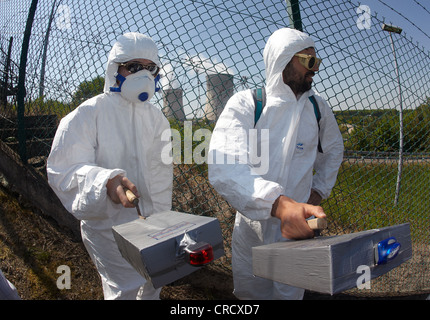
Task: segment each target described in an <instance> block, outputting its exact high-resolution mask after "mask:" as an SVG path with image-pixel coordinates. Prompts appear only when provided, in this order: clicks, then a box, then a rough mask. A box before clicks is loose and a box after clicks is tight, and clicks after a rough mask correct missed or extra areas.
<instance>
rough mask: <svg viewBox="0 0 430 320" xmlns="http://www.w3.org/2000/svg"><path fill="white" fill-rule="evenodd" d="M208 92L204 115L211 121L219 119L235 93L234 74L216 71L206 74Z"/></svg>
mask: <svg viewBox="0 0 430 320" xmlns="http://www.w3.org/2000/svg"><path fill="white" fill-rule="evenodd" d="M206 83H207V86H206V88H207V92H206V98H207V101H206V105H205V115H204V117H205V118H206V119H208V120H211V121H216V120H218V117H219V115H220V114H221V112H222V110H223V109H224V107H225V105H226V103H227V101H228V99H229V98H230V97H231V96H232V95H233V75H231V74H222V73H215V74H209V75H207V76H206Z"/></svg>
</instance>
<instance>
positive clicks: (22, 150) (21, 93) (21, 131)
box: [17, 0, 38, 163]
mask: <svg viewBox="0 0 430 320" xmlns="http://www.w3.org/2000/svg"><path fill="white" fill-rule="evenodd" d="M37 2H38V0H32V1H31V6H30V10H29V12H28V18H27V24H26V26H25V32H24V39H23V40H22V50H21V59H20V62H19V76H18V94H17V102H18V143H19V149H18V153H19V156H20V157H21V161H22V162H23V163H27V150H26V137H25V119H24V111H25V105H24V98H25V95H26V92H25V73H26V66H27V54H28V45H29V43H30V35H31V28H32V26H33V20H34V14H35V13H36V8H37Z"/></svg>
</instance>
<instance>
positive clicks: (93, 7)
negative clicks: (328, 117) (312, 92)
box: [0, 0, 430, 115]
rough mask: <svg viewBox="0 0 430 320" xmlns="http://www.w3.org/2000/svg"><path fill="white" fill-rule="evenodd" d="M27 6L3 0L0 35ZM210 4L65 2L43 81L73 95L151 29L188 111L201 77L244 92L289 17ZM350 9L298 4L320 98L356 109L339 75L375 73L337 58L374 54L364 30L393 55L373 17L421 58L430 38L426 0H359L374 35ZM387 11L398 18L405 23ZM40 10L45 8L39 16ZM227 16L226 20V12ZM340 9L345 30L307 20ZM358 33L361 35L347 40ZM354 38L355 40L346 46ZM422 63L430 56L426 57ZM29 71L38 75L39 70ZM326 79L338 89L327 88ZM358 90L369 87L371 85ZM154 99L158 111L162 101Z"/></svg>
mask: <svg viewBox="0 0 430 320" xmlns="http://www.w3.org/2000/svg"><path fill="white" fill-rule="evenodd" d="M30 2H31V1H30V0H27V1H21V2H20V4H19V5H18V4H17V3H18V2H16V1H12V0H3V1H0V28H1V29H0V31H1V33H2V35H8V32H7V31H12V32H13V33H14V34H13V35H14V36H16V35H17V34H22V32H23V30H24V27H25V19H26V16H27V14H28V8H29V5H30ZM130 2H131V1H130ZM256 2H257V1H256ZM25 3H28V7H27V8H25ZM49 3H50V2H48V1H43V0H40V1H39V7H38V12H37V13H36V20H35V25H36V24H39V26H40V28H39V30H41V31H34V32H33V34H32V41H35V42H33V44H35V43H37V42H36V41H39V43H40V39H43V37H42V36H43V30H45V29H46V26H44V25H43V24H44V23H45V24H46V23H47V22H46V21H47V14H46V12H49V10H47V7H50V4H49ZM97 3H98V5H97ZM209 3H210V1H203V0H198V1H176V0H175V1H170V0H166V1H163V2H160V1H145V2H144V1H140V0H138V1H136V2H133V6H136V8H133V7H130V5H129V4H128V3H127V2H125V1H123V2H119V1H112V0H106V1H102V0H92V1H90V0H80V1H70V0H63V1H62V4H66V5H68V6H69V7H70V9H71V18H72V19H71V23H72V28H71V29H67V30H65V29H63V30H59V29H58V28H54V29H53V30H52V31H51V42H50V50H49V51H48V59H52V60H51V61H55V60H56V59H57V60H59V61H62V63H61V64H58V63H55V64H53V63H51V64H48V70H47V76H48V77H51V79H52V85H54V84H55V83H67V86H68V88H69V89H68V90H71V88H73V87H76V86H77V83H79V82H81V81H83V80H86V79H87V80H90V79H91V78H94V77H95V76H96V75H104V68H105V63H106V59H107V53H108V51H109V50H110V47H111V46H112V44H113V42H114V40H115V38H116V37H117V36H118V35H119V34H121V33H123V32H125V31H139V32H143V33H149V35H150V36H151V37H153V39H154V40H155V41H156V42H157V44H158V45H159V47H160V55H161V57H162V62H163V65H164V68H163V71H164V73H165V75H166V78H165V79H164V82H166V80H168V81H167V82H168V85H174V86H176V85H180V86H182V87H183V88H184V91H185V95H186V97H185V100H184V103H185V104H188V107H187V108H188V110H187V113H189V114H190V115H191V114H194V115H197V111H198V110H197V109H198V108H199V106H198V105H199V104H204V102H205V96H204V94H203V95H202V93H204V91H205V89H206V84H205V75H206V74H207V73H210V72H229V73H232V74H234V75H235V84H236V90H240V89H242V86H241V85H240V79H241V78H242V77H247V79H248V80H247V81H248V85H249V86H250V87H255V86H259V85H261V84H262V83H263V81H264V80H263V78H264V65H263V63H262V50H263V48H264V44H265V41H266V40H267V38H268V37H269V36H270V34H271V32H273V31H275V30H276V29H277V28H280V27H284V26H287V25H288V23H289V21H288V18H287V17H286V13H285V1H282V0H280V1H276V0H272V1H265V2H263V1H261V2H258V3H254V1H251V0H245V1H231V0H230V1H229V0H225V1H221V0H219V1H218V0H216V1H214V5H213V6H212V5H210V4H209ZM263 3H264V4H263ZM384 3H385V4H387V5H384ZM83 4H86V5H87V9H86V10H82V5H83ZM268 4H270V10H269V9H267V8H266V7H267V5H268ZM313 4H317V5H313ZM355 4H357V6H358V2H357V1H355V0H354V1H353V4H352V3H351V2H349V1H348V0H344V1H341V0H337V1H320V0H309V1H301V8H302V16H303V17H304V23H308V24H311V25H305V31H308V30H309V31H310V33H311V34H312V36H315V37H316V38H317V39H316V40H317V42H318V44H319V45H320V49H321V47H324V50H319V52H320V53H321V55H323V58H324V61H323V67H324V68H325V69H324V71H321V72H320V74H319V75H318V76H319V77H320V78H318V77H316V79H315V80H319V83H318V85H317V89H320V88H321V90H322V91H324V93H325V94H328V95H329V97H328V98H329V99H332V101H331V103H332V104H333V105H336V106H337V107H338V108H341V109H342V108H349V107H350V105H351V104H355V103H356V102H355V101H352V102H349V101H348V99H349V100H351V99H352V98H351V96H352V95H354V94H355V92H360V90H363V87H362V86H363V85H364V86H366V84H361V83H359V84H356V85H355V87H353V86H354V84H353V83H352V84H351V83H347V81H342V80H343V79H339V80H338V77H339V76H338V75H340V74H342V72H343V73H344V74H343V75H344V76H350V74H349V73H352V75H351V77H350V78H349V80H350V81H351V80H354V79H355V77H359V76H364V77H369V78H371V77H372V74H369V73H367V74H363V72H362V71H361V70H359V67H360V64H358V65H357V67H354V68H352V69H351V70H347V71H345V70H342V65H341V64H340V63H339V61H345V62H348V63H350V64H356V63H357V59H358V60H359V59H360V54H361V51H363V50H370V49H368V48H366V47H365V46H366V41H367V40H366V34H371V35H375V34H377V36H378V37H379V41H380V42H381V44H380V46H378V45H376V46H375V44H374V43H373V44H372V46H373V47H376V48H379V50H381V51H384V54H385V55H386V56H389V55H390V54H391V51H390V47H389V42H388V34H383V33H382V32H381V33H379V31H378V30H380V28H381V26H380V22H379V21H378V20H385V22H387V23H391V24H393V25H396V26H399V27H401V28H402V29H403V34H406V36H407V38H408V39H409V38H412V39H413V41H414V43H416V42H419V47H420V48H422V47H424V48H425V50H426V51H427V53H428V52H430V38H429V35H426V34H424V33H429V34H430V13H429V12H430V2H429V0H390V1H388V0H368V1H362V2H361V4H362V5H367V6H368V7H369V8H370V10H371V14H372V16H374V15H375V14H376V13H377V16H376V17H377V19H375V18H372V20H371V25H370V30H363V31H360V30H358V28H357V27H356V26H355V23H356V21H355V20H356V19H358V18H359V14H358V13H355V12H354V10H355V8H354V7H355V6H356V5H355ZM419 4H421V5H422V6H424V7H425V8H426V9H427V10H428V11H429V12H427V11H426V10H425V9H423V8H422V7H421V6H420V5H419ZM313 7H315V8H317V11H316V12H312V8H313ZM390 7H392V8H393V9H394V10H396V11H398V12H400V14H401V15H403V16H404V17H402V16H401V15H399V14H398V13H396V12H395V11H394V10H392V9H391V8H390ZM42 8H44V9H45V10H44V12H45V13H43V14H42V12H43V11H41V9H42ZM321 8H322V9H325V11H324V12H322V13H321V12H319V11H321V10H322V9H321ZM327 8H328V9H327ZM318 10H319V11H318ZM12 11H13V12H12ZM227 11H228V12H229V14H227V13H226V12H227ZM338 13H342V16H340V18H341V19H343V20H342V24H340V25H336V26H334V27H333V28H334V29H333V30H334V32H331V31H330V32H328V31H327V34H325V33H324V31H325V30H324V28H322V27H321V26H324V23H325V22H324V21H323V22H321V21H320V22H321V24H319V25H317V27H316V28H317V30H314V31H313V29H312V27H313V26H312V22H314V21H316V20H315V19H319V18H320V17H321V16H322V15H324V19H325V21H327V23H331V24H336V23H337V20H336V14H338ZM11 16H12V17H14V18H13V19H12V20H13V23H9V22H8V21H10V19H11V18H10V17H11ZM4 17H7V19H5V18H4ZM405 18H406V19H405ZM407 19H409V20H410V21H412V23H414V24H415V25H416V26H414V25H412V23H411V22H409V21H408V20H407ZM6 20H7V21H6ZM16 21H23V22H24V23H21V27H20V28H17V27H16V26H14V23H16ZM417 27H418V28H420V29H421V30H423V32H424V33H423V32H422V31H420V30H419V29H418V28H417ZM339 30H341V31H339ZM354 33H356V35H357V37H355V35H353V34H354ZM333 35H335V37H338V39H337V40H338V42H339V46H342V45H344V46H348V49H347V50H349V53H350V54H351V55H352V56H354V58H355V59H350V58H348V57H345V55H346V53H344V52H343V53H342V54H341V55H339V52H340V51H342V50H341V49H342V48H341V47H340V48H336V47H334V46H332V45H327V44H328V43H327V42H325V40H326V39H330V40H333V39H331V37H333ZM37 39H39V40H37ZM334 40H336V39H334ZM15 41H16V42H15V43H19V42H20V41H21V40H20V39H19V38H18V37H16V40H15ZM55 41H57V42H55ZM348 41H349V42H348ZM351 41H352V42H354V41H356V42H357V43H350V42H351ZM335 42H336V41H335ZM66 43H67V44H66ZM83 44H84V45H83ZM33 50H34V54H40V45H39V47H36V46H34V45H33ZM371 50H374V51H370V52H367V54H368V56H371V57H373V56H377V55H378V54H379V52H378V49H371ZM317 52H318V48H317ZM400 53H401V52H400ZM423 58H424V59H428V55H427V57H423ZM187 59H188V64H187V62H186V61H187ZM348 59H349V60H348ZM372 59H373V58H372ZM190 61H192V62H193V66H191V65H190V63H189V62H190ZM387 61H390V60H387ZM388 64H389V63H388ZM193 67H194V68H193ZM201 67H203V68H201ZM389 67H390V65H388V66H387V69H386V71H384V73H385V74H388V77H390V76H391V74H392V73H393V72H392V69H390V68H389ZM35 68H36V69H35V71H34V72H37V66H36V67H35ZM383 68H385V66H381V69H383ZM424 70H428V69H424ZM30 71H32V70H30ZM196 71H197V73H198V74H197V73H196ZM355 72H356V74H355ZM425 76H426V75H424V77H425ZM427 77H428V76H427ZM331 81H335V82H336V83H331ZM429 82H430V81H429ZM346 84H348V85H349V87H348V90H349V91H348V92H346V91H345V90H344V89H345V88H344V87H343V86H344V85H346ZM364 89H365V90H369V88H364ZM389 89H390V90H395V86H393V85H392V83H390V84H389ZM199 90H200V91H201V92H199ZM53 92H54V91H53ZM345 92H346V93H345ZM343 95H345V96H343ZM379 95H385V96H387V95H386V92H376V93H375V94H373V92H372V93H371V94H370V95H369V94H368V95H367V96H366V97H364V99H361V98H360V99H358V100H360V101H358V103H360V104H362V107H368V106H369V105H371V104H373V103H374V100H378V99H379V97H378V96H379ZM197 96H200V99H199V101H197ZM370 96H373V97H370ZM388 100H390V101H391V100H393V99H392V98H390V97H389V96H387V98H386V99H385V100H384V101H380V102H378V104H380V105H385V104H387V103H388V102H389V101H388ZM157 103H158V104H159V105H160V106H161V104H162V101H161V99H159V100H158V101H157ZM190 108H191V110H190Z"/></svg>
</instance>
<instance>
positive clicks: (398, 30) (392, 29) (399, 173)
mask: <svg viewBox="0 0 430 320" xmlns="http://www.w3.org/2000/svg"><path fill="white" fill-rule="evenodd" d="M382 30H384V31H388V33H389V34H390V41H391V49H392V50H393V60H394V67H395V68H396V76H397V83H398V85H399V102H400V110H399V164H398V169H397V183H396V194H395V196H394V205H395V206H397V203H398V202H399V195H400V184H401V183H400V182H401V179H402V167H403V101H402V87H401V85H400V73H399V66H398V64H397V57H396V50H395V48H394V41H393V37H392V36H391V33H392V32H395V33H397V34H400V33H401V32H402V29H401V28H397V27H393V26H390V25H387V24H383V25H382Z"/></svg>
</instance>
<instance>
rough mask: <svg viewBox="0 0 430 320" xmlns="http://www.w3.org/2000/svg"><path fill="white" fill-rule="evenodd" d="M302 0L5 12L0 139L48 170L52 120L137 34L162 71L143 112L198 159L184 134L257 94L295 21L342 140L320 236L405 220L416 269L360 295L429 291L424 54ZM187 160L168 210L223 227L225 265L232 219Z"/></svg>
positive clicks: (169, 0)
mask: <svg viewBox="0 0 430 320" xmlns="http://www.w3.org/2000/svg"><path fill="white" fill-rule="evenodd" d="M290 2H292V3H293V5H292V6H291V7H289V6H288V3H290ZM294 3H296V5H294ZM297 3H298V1H280V0H269V1H264V2H263V1H261V0H246V1H218V0H212V1H203V0H195V1H192V0H185V1H174V0H166V1H161V2H160V1H133V0H124V1H121V2H118V1H112V0H110V1H101V0H91V1H89V0H82V1H71V0H54V1H52V0H51V1H48V0H39V1H37V0H33V1H30V0H17V1H1V2H0V17H1V18H0V50H1V52H0V55H1V56H0V61H1V64H0V70H1V76H0V78H1V90H0V92H1V99H0V101H1V102H0V103H1V105H0V138H1V139H2V140H3V141H5V142H7V143H8V144H9V146H10V147H11V148H13V149H14V150H16V151H17V152H18V153H19V154H20V156H21V159H22V160H23V161H24V162H29V163H31V164H33V165H34V166H38V167H40V168H41V170H42V171H43V170H44V167H43V166H44V164H45V161H46V157H47V155H48V153H49V148H50V145H51V142H52V138H53V135H54V133H55V129H56V126H57V124H58V120H59V119H60V118H61V117H63V116H64V115H65V114H67V113H68V112H70V111H71V110H73V109H74V108H76V107H77V106H78V105H79V104H80V103H81V102H83V101H84V100H86V99H88V98H89V97H92V96H94V95H96V94H98V93H101V92H102V90H103V83H104V72H105V64H106V61H107V55H108V52H109V50H110V48H111V46H112V44H113V43H114V41H115V40H116V38H117V37H118V36H119V35H121V34H123V33H124V32H127V31H139V32H141V33H145V34H148V35H149V36H151V37H152V38H153V39H154V40H155V42H156V43H157V45H158V47H159V49H160V57H161V61H162V65H163V67H162V75H163V78H162V85H163V86H162V90H161V91H160V93H158V94H157V95H156V96H155V97H154V98H153V100H152V102H153V103H154V104H156V105H157V106H159V107H160V108H161V109H162V110H163V111H164V112H165V114H166V116H167V117H168V118H169V119H170V122H171V125H172V128H174V129H175V130H177V131H178V132H179V134H180V135H181V137H182V139H184V136H185V135H187V134H191V137H192V138H193V141H194V143H193V147H194V148H196V147H200V149H199V150H201V149H204V148H203V147H204V146H205V145H204V143H205V139H209V138H210V136H205V139H203V138H201V139H200V138H199V137H197V135H194V136H193V133H195V132H196V131H197V130H199V129H207V131H205V132H210V131H211V130H212V129H213V126H214V123H215V122H216V119H217V117H218V115H219V113H220V112H221V111H222V108H223V107H224V105H225V103H226V101H227V99H228V98H229V97H230V96H231V95H232V94H233V93H235V92H237V91H239V90H243V89H246V88H255V87H258V86H262V85H263V84H264V64H263V58H262V51H263V48H264V45H265V41H266V40H267V38H268V36H269V35H270V34H271V33H272V32H273V31H275V30H276V29H278V28H281V27H285V26H289V25H291V22H290V17H291V18H292V19H293V20H294V18H295V19H296V24H295V25H296V27H297V26H300V25H301V27H302V28H303V31H305V32H307V33H308V34H310V35H311V36H312V37H313V39H314V40H315V41H316V51H317V55H318V56H319V57H321V58H322V59H323V65H322V67H321V68H320V71H319V72H318V73H317V75H316V76H315V83H316V85H315V88H316V90H317V91H318V92H320V93H321V94H322V95H323V96H324V97H325V98H326V99H327V100H328V101H329V103H330V104H331V106H332V108H333V111H334V112H335V115H336V118H337V121H338V125H339V128H340V129H341V132H342V134H343V137H344V142H345V149H346V152H345V158H344V162H343V164H342V167H341V170H340V172H339V176H338V181H337V183H336V185H335V187H334V190H333V192H332V195H331V197H330V199H328V200H327V201H325V202H324V203H323V207H324V208H325V210H326V212H328V213H329V220H330V221H329V225H330V228H329V232H330V233H331V234H340V233H344V232H354V231H360V230H363V229H369V228H379V227H383V226H388V225H392V224H399V223H404V222H409V223H410V224H411V233H412V238H413V239H412V240H413V259H412V260H411V261H409V262H407V263H406V264H404V265H402V266H401V267H400V268H397V269H395V270H393V271H392V272H390V273H389V274H388V275H385V276H382V277H380V278H378V279H377V280H376V281H375V282H374V284H372V289H371V290H361V291H359V293H360V294H372V293H381V292H382V293H384V294H395V293H398V292H402V293H403V294H405V293H412V292H414V293H415V292H428V291H430V272H429V266H430V250H429V249H430V248H429V240H430V216H429V213H428V210H427V208H428V207H429V206H430V203H429V202H430V194H429V188H428V181H429V179H430V173H429V172H430V170H429V169H430V161H429V158H428V154H429V153H430V63H429V62H430V54H429V52H428V51H427V50H425V49H423V48H422V47H420V46H419V45H418V44H417V43H415V42H414V41H413V40H412V39H410V38H408V37H407V36H405V35H404V34H394V33H393V34H388V33H387V32H385V31H383V30H382V28H381V26H382V24H383V23H384V21H383V18H381V17H380V16H377V15H375V14H374V13H373V12H372V15H367V16H366V15H365V14H366V11H365V10H363V11H361V12H362V13H361V14H357V9H358V8H359V7H360V4H359V3H358V2H356V1H349V0H335V1H314V0H306V1H300V3H298V6H297ZM297 8H298V10H299V11H297ZM32 10H33V11H32ZM289 13H290V15H289ZM297 13H300V15H298V14H297ZM32 14H34V17H33V16H32ZM299 16H300V18H301V20H298V17H299ZM390 38H391V39H392V40H390ZM26 40H28V43H27V41H26ZM26 44H27V46H28V51H27V50H26V48H27V47H26ZM393 49H394V51H393ZM393 53H394V54H395V59H394V56H393ZM25 57H26V58H27V59H24V58H25ZM395 62H397V64H396V63H395ZM396 67H397V68H396ZM400 132H401V133H402V134H400ZM399 137H402V139H401V140H400V138H399ZM206 142H207V141H206ZM194 150H195V149H194ZM182 152H183V153H182V154H181V157H180V158H177V159H176V160H177V161H176V163H175V178H174V179H175V180H174V199H173V204H174V209H175V210H180V211H186V212H191V213H195V214H204V215H213V216H216V217H218V219H219V221H220V222H221V225H222V227H223V233H224V238H225V247H226V252H227V258H226V259H225V260H223V261H222V263H223V265H224V266H225V267H226V268H229V267H230V237H231V232H232V228H233V224H234V209H233V208H231V207H230V206H229V204H228V203H226V202H225V201H224V200H223V199H221V198H220V197H219V195H218V194H217V193H216V192H215V191H214V190H213V189H212V187H211V186H210V184H209V183H208V180H207V165H206V164H205V163H204V162H203V163H197V161H195V160H196V159H195V158H194V157H193V154H192V155H191V161H189V160H190V158H189V157H188V158H187V155H186V154H185V152H186V150H182ZM194 155H199V154H194ZM202 155H203V156H204V152H203V154H202V153H200V156H202ZM360 159H362V161H359V160H360ZM193 160H194V161H193Z"/></svg>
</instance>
